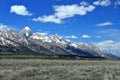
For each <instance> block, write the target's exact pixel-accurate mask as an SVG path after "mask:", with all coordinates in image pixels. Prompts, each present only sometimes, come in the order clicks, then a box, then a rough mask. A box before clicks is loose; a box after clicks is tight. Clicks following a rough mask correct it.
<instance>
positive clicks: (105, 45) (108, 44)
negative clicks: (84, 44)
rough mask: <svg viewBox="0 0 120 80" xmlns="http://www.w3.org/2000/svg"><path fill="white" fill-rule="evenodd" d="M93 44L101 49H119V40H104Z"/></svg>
mask: <svg viewBox="0 0 120 80" xmlns="http://www.w3.org/2000/svg"><path fill="white" fill-rule="evenodd" d="M94 44H95V45H96V46H98V47H100V48H101V49H103V50H120V42H115V41H113V40H105V41H102V42H98V43H94Z"/></svg>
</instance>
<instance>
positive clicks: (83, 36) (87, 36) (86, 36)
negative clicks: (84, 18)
mask: <svg viewBox="0 0 120 80" xmlns="http://www.w3.org/2000/svg"><path fill="white" fill-rule="evenodd" d="M82 38H91V36H89V35H86V34H84V35H82Z"/></svg>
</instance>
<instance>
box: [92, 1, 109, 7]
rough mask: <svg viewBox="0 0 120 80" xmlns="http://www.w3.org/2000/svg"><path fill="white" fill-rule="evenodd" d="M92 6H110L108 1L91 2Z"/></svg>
mask: <svg viewBox="0 0 120 80" xmlns="http://www.w3.org/2000/svg"><path fill="white" fill-rule="evenodd" d="M93 4H94V5H96V6H109V5H110V4H111V1H110V0H98V1H95V2H93Z"/></svg>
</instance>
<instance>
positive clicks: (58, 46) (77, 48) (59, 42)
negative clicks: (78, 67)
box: [0, 26, 117, 58]
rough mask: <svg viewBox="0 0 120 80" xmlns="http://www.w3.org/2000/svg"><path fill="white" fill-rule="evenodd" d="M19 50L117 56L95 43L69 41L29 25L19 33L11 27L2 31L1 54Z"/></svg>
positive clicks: (0, 34)
mask: <svg viewBox="0 0 120 80" xmlns="http://www.w3.org/2000/svg"><path fill="white" fill-rule="evenodd" d="M18 52H19V53H21V54H22V53H23V54H25V53H28V54H45V55H77V56H83V57H104V58H117V56H115V55H114V54H111V53H108V52H104V51H102V50H100V49H99V48H98V47H97V46H95V45H92V44H87V43H83V42H71V41H67V40H65V39H63V38H62V37H60V36H59V35H58V34H55V35H52V36H47V35H42V34H40V33H39V32H35V33H32V30H31V29H30V28H29V27H28V26H27V27H25V28H24V29H22V30H21V31H20V32H18V33H17V32H16V31H14V30H11V29H5V30H3V31H0V54H2V53H4V54H5V53H18ZM116 54H117V53H116Z"/></svg>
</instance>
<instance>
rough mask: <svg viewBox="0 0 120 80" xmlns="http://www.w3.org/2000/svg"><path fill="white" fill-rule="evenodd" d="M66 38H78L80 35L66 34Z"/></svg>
mask: <svg viewBox="0 0 120 80" xmlns="http://www.w3.org/2000/svg"><path fill="white" fill-rule="evenodd" d="M65 38H73V39H76V38H78V37H77V36H75V35H71V36H65Z"/></svg>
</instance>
